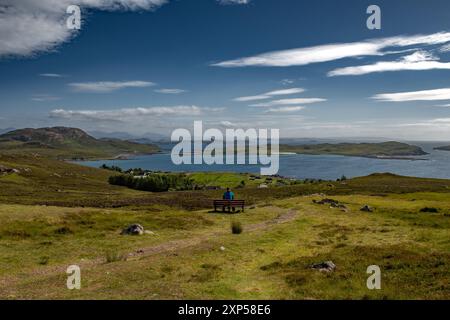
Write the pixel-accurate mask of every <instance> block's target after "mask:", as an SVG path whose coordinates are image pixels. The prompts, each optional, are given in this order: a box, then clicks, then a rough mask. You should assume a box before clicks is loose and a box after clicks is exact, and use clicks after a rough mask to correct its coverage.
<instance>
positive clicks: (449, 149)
mask: <svg viewBox="0 0 450 320" xmlns="http://www.w3.org/2000/svg"><path fill="white" fill-rule="evenodd" d="M433 149H434V150H441V151H450V146H442V147H436V148H433Z"/></svg>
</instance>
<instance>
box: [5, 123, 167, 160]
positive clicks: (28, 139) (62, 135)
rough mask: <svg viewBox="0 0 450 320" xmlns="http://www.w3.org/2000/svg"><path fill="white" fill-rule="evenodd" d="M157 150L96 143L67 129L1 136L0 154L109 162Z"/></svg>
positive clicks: (111, 142)
mask: <svg viewBox="0 0 450 320" xmlns="http://www.w3.org/2000/svg"><path fill="white" fill-rule="evenodd" d="M158 151H159V148H158V147H157V146H155V145H150V144H139V143H136V142H131V141H124V140H119V139H96V138H94V137H92V136H90V135H88V134H87V133H86V132H84V131H83V130H80V129H77V128H68V127H52V128H39V129H31V128H26V129H19V130H14V131H10V132H7V133H5V134H2V135H0V153H3V154H5V153H6V154H11V153H12V154H17V153H23V152H31V153H38V154H41V155H44V156H50V157H53V158H58V159H94V158H111V157H117V156H120V155H123V154H151V153H156V152H158Z"/></svg>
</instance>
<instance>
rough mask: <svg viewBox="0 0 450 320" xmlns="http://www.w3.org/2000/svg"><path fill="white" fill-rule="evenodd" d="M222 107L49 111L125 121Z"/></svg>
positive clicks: (56, 115)
mask: <svg viewBox="0 0 450 320" xmlns="http://www.w3.org/2000/svg"><path fill="white" fill-rule="evenodd" d="M222 110H223V109H222V108H207V107H198V106H170V107H149V108H124V109H117V110H65V109H56V110H53V111H51V112H50V117H52V118H59V119H72V120H93V121H98V120H100V121H127V120H134V119H136V118H139V119H142V117H146V116H150V117H160V116H184V117H185V116H199V115H202V114H204V113H205V112H207V113H211V112H221V111H222Z"/></svg>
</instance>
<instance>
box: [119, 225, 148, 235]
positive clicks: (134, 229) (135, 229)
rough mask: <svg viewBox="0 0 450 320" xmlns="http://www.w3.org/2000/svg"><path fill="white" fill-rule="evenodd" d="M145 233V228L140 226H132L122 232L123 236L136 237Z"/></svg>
mask: <svg viewBox="0 0 450 320" xmlns="http://www.w3.org/2000/svg"><path fill="white" fill-rule="evenodd" d="M144 232H145V230H144V227H143V226H141V225H140V224H137V223H135V224H132V225H130V226H128V227H127V228H125V229H123V230H122V233H121V234H122V235H124V234H129V235H135V236H140V235H143V234H144Z"/></svg>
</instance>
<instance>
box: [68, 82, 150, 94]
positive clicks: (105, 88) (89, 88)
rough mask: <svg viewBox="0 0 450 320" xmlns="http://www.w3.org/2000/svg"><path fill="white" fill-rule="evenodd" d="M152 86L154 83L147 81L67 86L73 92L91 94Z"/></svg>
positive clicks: (79, 83) (89, 83) (88, 83)
mask: <svg viewBox="0 0 450 320" xmlns="http://www.w3.org/2000/svg"><path fill="white" fill-rule="evenodd" d="M154 85H155V83H153V82H148V81H99V82H75V83H69V86H70V87H72V88H73V89H74V90H75V91H80V92H92V93H108V92H112V91H116V90H120V89H125V88H145V87H151V86H154Z"/></svg>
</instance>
